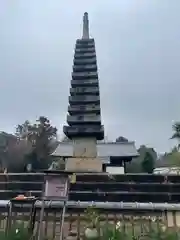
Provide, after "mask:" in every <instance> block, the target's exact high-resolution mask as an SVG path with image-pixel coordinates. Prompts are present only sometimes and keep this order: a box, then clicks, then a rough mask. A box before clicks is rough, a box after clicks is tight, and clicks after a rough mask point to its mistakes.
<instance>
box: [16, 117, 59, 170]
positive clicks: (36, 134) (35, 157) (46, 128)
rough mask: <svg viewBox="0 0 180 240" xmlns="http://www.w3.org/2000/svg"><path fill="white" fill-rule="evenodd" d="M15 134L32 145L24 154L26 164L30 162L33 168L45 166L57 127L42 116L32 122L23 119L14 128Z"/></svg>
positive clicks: (54, 139)
mask: <svg viewBox="0 0 180 240" xmlns="http://www.w3.org/2000/svg"><path fill="white" fill-rule="evenodd" d="M16 136H17V137H18V138H19V139H21V140H22V139H23V140H26V141H27V142H29V143H30V144H31V146H32V151H31V152H30V153H29V154H27V155H26V156H25V158H26V164H31V165H32V169H33V170H39V169H43V168H47V167H48V164H49V161H50V158H49V155H50V153H51V151H52V146H53V145H52V142H54V143H56V138H57V129H56V128H55V127H53V126H52V125H51V124H50V121H49V120H48V119H47V118H46V117H42V116H41V117H39V119H37V120H36V123H33V124H31V123H30V122H29V121H25V122H24V123H23V124H22V125H18V127H17V128H16Z"/></svg>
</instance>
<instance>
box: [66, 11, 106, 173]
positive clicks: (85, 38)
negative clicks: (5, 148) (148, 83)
mask: <svg viewBox="0 0 180 240" xmlns="http://www.w3.org/2000/svg"><path fill="white" fill-rule="evenodd" d="M68 113H69V114H68V116H67V123H68V125H69V126H64V128H63V131H64V133H65V135H66V136H67V137H68V138H69V139H72V140H73V146H74V153H73V159H69V160H68V162H67V166H68V169H69V168H74V167H75V165H76V167H77V165H78V166H79V167H78V168H79V170H80V169H81V168H82V170H85V169H84V167H82V165H83V166H84V164H86V168H87V170H90V169H91V170H92V171H95V170H97V171H101V170H102V166H100V162H101V161H99V160H98V159H97V158H96V157H97V148H96V145H97V140H103V138H104V127H103V126H102V125H101V111H100V95H99V81H98V72H97V61H96V50H95V42H94V39H93V38H90V37H89V20H88V14H87V13H84V16H83V35H82V38H81V39H78V40H77V41H76V46H75V53H74V65H73V72H72V80H71V88H70V96H69V106H68ZM75 158H76V159H75ZM82 158H83V159H82ZM84 161H86V162H84ZM77 162H78V163H79V164H78V163H77ZM80 162H81V164H80ZM82 162H84V164H83V163H82ZM70 165H71V167H70ZM72 165H73V166H72ZM80 165H81V167H80ZM91 170H90V171H91Z"/></svg>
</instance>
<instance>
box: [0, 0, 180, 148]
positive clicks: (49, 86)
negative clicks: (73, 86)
mask: <svg viewBox="0 0 180 240" xmlns="http://www.w3.org/2000/svg"><path fill="white" fill-rule="evenodd" d="M84 11H88V12H89V17H90V30H91V35H92V36H93V37H95V39H96V48H97V57H98V66H99V76H100V86H101V105H102V117H103V123H104V124H105V129H106V135H108V136H109V138H110V139H113V138H115V137H116V136H117V135H118V134H119V135H124V136H126V137H128V138H130V139H131V140H135V141H136V143H137V145H139V144H142V143H143V144H148V145H150V146H154V147H155V148H157V150H158V151H166V150H167V149H169V147H170V146H171V145H172V144H174V142H171V141H169V140H168V139H169V137H170V136H171V124H172V120H178V119H180V114H179V87H180V83H179V76H180V68H179V57H180V41H179V39H180V31H179V24H180V16H179V11H180V2H179V1H178V0H174V1H169V0H163V1H156V0H151V1H149V0H143V1H139V0H126V1H124V0H122V1H120V0H114V1H102V0H99V1H95V0H93V1H89V2H86V1H82V0H79V1H71V0H67V1H57V0H53V1H43V0H39V1H35V0H32V1H24V0H19V1H14V2H12V1H1V2H0V80H1V87H0V109H1V125H0V127H1V129H2V130H7V131H13V129H14V126H15V125H16V124H18V123H20V122H23V121H24V120H25V119H35V118H36V117H37V116H38V115H47V116H48V117H49V118H50V119H52V121H53V123H54V124H55V125H56V126H57V127H58V128H59V131H60V133H61V132H62V125H63V123H64V122H65V119H66V111H67V105H68V93H69V86H70V78H71V71H72V61H73V49H74V44H75V40H76V38H78V37H80V36H81V30H82V29H81V27H82V23H81V21H82V14H83V12H84Z"/></svg>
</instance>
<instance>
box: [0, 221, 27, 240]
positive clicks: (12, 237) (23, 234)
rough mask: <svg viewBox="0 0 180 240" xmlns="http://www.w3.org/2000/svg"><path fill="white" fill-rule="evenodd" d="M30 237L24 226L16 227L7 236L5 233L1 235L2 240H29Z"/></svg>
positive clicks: (18, 225)
mask: <svg viewBox="0 0 180 240" xmlns="http://www.w3.org/2000/svg"><path fill="white" fill-rule="evenodd" d="M30 237H31V236H30V234H29V232H28V229H27V228H25V227H24V226H23V224H16V225H14V226H13V227H12V228H11V229H10V231H9V232H8V233H7V235H6V234H5V233H4V232H1V233H0V239H1V240H26V239H27V240H28V239H30Z"/></svg>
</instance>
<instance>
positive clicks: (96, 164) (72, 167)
mask: <svg viewBox="0 0 180 240" xmlns="http://www.w3.org/2000/svg"><path fill="white" fill-rule="evenodd" d="M65 170H66V171H73V172H102V161H101V160H100V159H98V158H89V157H71V158H68V159H67V160H66V165H65Z"/></svg>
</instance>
